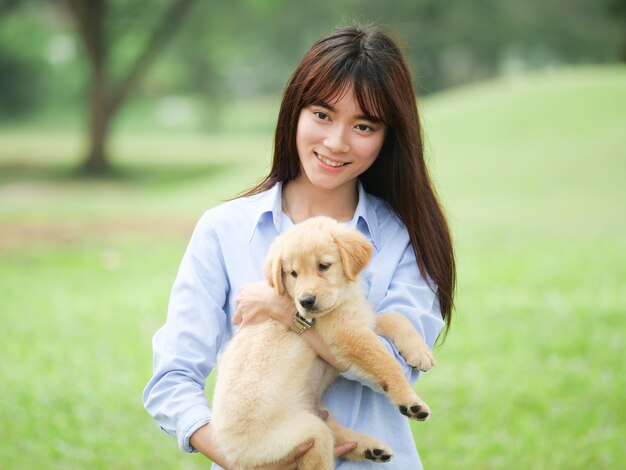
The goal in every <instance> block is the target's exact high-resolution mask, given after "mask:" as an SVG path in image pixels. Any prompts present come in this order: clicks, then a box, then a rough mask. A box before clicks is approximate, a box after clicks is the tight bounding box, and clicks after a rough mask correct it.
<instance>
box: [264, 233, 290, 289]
mask: <svg viewBox="0 0 626 470" xmlns="http://www.w3.org/2000/svg"><path fill="white" fill-rule="evenodd" d="M263 273H264V274H265V278H266V279H267V282H268V283H269V285H270V286H272V287H273V288H274V289H276V292H277V293H278V295H283V294H284V293H285V286H284V284H283V261H282V259H281V257H280V252H279V250H278V248H277V247H276V246H275V244H273V245H272V246H271V247H270V251H269V253H268V255H267V258H266V259H265V265H264V266H263Z"/></svg>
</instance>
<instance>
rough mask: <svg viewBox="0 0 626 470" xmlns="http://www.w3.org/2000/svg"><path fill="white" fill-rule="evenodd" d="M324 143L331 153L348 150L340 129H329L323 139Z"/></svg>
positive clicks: (348, 146) (348, 145)
mask: <svg viewBox="0 0 626 470" xmlns="http://www.w3.org/2000/svg"><path fill="white" fill-rule="evenodd" d="M324 145H325V146H326V147H327V148H328V149H329V150H330V151H332V152H333V153H346V152H348V151H349V150H350V144H348V141H347V140H346V137H345V135H344V131H343V130H342V129H336V130H331V131H330V132H329V133H328V135H327V136H326V138H325V139H324Z"/></svg>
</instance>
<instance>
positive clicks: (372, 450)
mask: <svg viewBox="0 0 626 470" xmlns="http://www.w3.org/2000/svg"><path fill="white" fill-rule="evenodd" d="M356 442H357V446H356V449H354V450H353V451H351V452H349V453H347V454H346V455H344V457H345V458H347V459H349V460H353V461H359V460H371V461H372V462H377V463H382V462H389V461H390V460H391V459H392V458H393V452H392V451H391V449H390V448H389V447H387V445H386V444H385V443H384V442H381V441H379V440H378V439H376V438H374V437H372V436H367V435H361V436H359V437H358V440H357V441H356Z"/></svg>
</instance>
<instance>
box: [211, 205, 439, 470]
mask: <svg viewBox="0 0 626 470" xmlns="http://www.w3.org/2000/svg"><path fill="white" fill-rule="evenodd" d="M370 257H371V246H370V244H369V242H368V241H367V240H366V239H365V237H363V235H361V234H360V233H358V232H357V231H354V230H352V229H349V228H348V227H346V226H345V225H343V224H340V223H338V222H335V221H334V220H332V219H329V218H326V217H316V218H312V219H309V220H307V221H305V222H303V223H301V224H298V225H295V226H294V227H293V228H291V229H290V230H289V231H288V232H287V233H285V234H284V235H282V236H279V237H277V238H276V240H275V241H274V243H273V244H272V246H271V248H270V252H269V255H268V258H267V261H266V265H265V274H266V277H267V279H268V282H269V283H270V285H272V286H273V287H274V288H276V290H277V292H278V293H279V294H283V293H284V292H287V293H288V294H289V295H290V296H291V297H292V298H293V299H294V302H295V305H296V308H297V309H298V311H299V312H300V313H301V314H302V315H304V316H307V317H309V318H315V328H316V329H317V330H318V331H319V333H320V335H321V336H322V337H323V338H324V340H325V341H326V343H327V344H328V345H329V346H330V348H331V351H332V352H333V354H334V355H335V357H336V358H337V359H338V360H339V361H340V362H341V363H344V364H346V365H349V367H350V368H351V369H352V370H354V371H356V372H357V373H359V374H360V375H362V376H363V377H364V378H366V379H369V380H370V381H372V382H374V383H376V384H378V385H379V386H380V388H381V389H383V390H384V391H385V393H386V395H387V396H388V398H389V400H391V402H392V403H393V404H394V405H396V406H397V407H398V408H399V410H400V411H401V412H402V413H403V414H405V415H407V416H408V417H409V418H412V419H418V420H423V419H426V417H427V416H428V413H429V409H428V406H427V405H426V404H425V403H424V402H423V401H422V400H421V399H420V398H419V397H418V396H417V395H416V394H415V392H414V391H413V389H412V388H411V386H410V384H409V383H408V382H407V380H406V378H405V377H404V375H403V372H402V369H401V367H400V365H399V364H398V362H397V361H396V360H395V359H394V358H393V357H392V356H391V355H390V354H389V353H388V351H387V350H386V349H385V348H384V346H383V345H382V344H381V342H380V341H379V340H378V338H377V336H376V332H378V333H380V334H382V335H384V336H386V337H388V338H389V339H391V340H392V341H393V342H394V344H395V345H396V347H397V348H398V350H399V351H401V354H402V355H403V357H404V358H405V359H406V360H407V362H408V363H409V364H411V365H412V366H414V367H417V368H419V369H421V370H428V369H430V368H431V367H433V366H434V359H433V356H432V354H431V351H430V349H429V348H428V346H427V345H426V343H425V342H424V340H423V339H422V338H421V336H420V335H419V334H418V333H417V332H416V331H415V330H414V328H413V326H412V325H411V323H410V322H409V321H408V320H407V319H406V318H404V317H403V316H402V315H398V314H385V315H380V316H378V317H376V316H375V314H374V312H373V310H372V309H371V307H370V306H369V305H368V304H367V301H366V299H365V296H364V294H363V292H362V289H361V287H360V286H359V284H358V282H356V281H357V277H358V274H359V273H360V272H361V270H362V269H363V268H364V267H365V266H366V265H367V263H368V262H369V260H370ZM311 295H312V296H315V303H314V305H313V306H310V305H309V307H310V308H308V309H307V308H305V306H303V305H302V304H301V303H300V300H302V299H306V297H307V296H311ZM303 302H304V303H305V304H306V302H305V301H304V300H303ZM336 374H337V373H336V371H335V370H334V369H333V368H331V367H330V366H329V365H328V364H327V363H325V362H324V361H322V360H321V359H319V358H318V357H317V356H316V355H315V353H314V352H313V351H312V349H311V348H310V347H309V346H308V345H307V343H306V342H305V341H304V340H303V339H302V338H301V337H299V336H298V335H296V334H294V333H292V332H291V331H289V330H288V328H287V327H286V326H285V325H283V324H281V323H279V322H277V321H274V320H269V321H266V322H263V323H261V324H258V325H252V326H246V327H245V328H241V329H240V330H239V331H238V332H237V334H236V335H235V336H234V338H233V339H232V341H231V342H230V343H229V344H228V345H227V348H226V350H225V352H224V354H223V356H222V358H221V360H220V363H219V365H218V377H217V384H216V388H215V394H214V398H213V419H212V427H213V428H214V431H215V436H216V439H217V441H218V444H219V446H220V448H221V449H222V451H223V452H224V454H225V455H226V456H227V458H228V460H229V461H230V462H231V463H232V465H233V466H235V467H238V468H242V469H245V468H253V467H255V466H258V465H262V464H266V463H271V462H276V461H278V460H281V459H283V458H285V457H286V456H287V455H288V454H289V453H290V452H291V451H292V450H293V449H294V448H295V447H297V446H298V445H299V444H302V443H304V442H305V441H308V440H310V439H312V438H313V439H315V444H314V446H313V447H312V448H311V450H309V451H308V452H307V453H306V454H305V455H304V456H303V457H302V458H301V460H300V465H299V467H298V468H300V469H304V470H324V469H332V468H333V460H334V458H333V447H334V445H336V444H339V443H341V442H346V441H356V442H357V443H358V447H357V448H356V449H355V450H354V451H352V452H350V453H349V454H347V455H345V456H344V457H345V458H348V459H351V460H363V459H369V460H373V461H378V462H382V461H386V460H389V459H390V458H391V457H392V456H393V453H392V451H391V449H389V448H388V447H387V446H386V445H385V443H384V442H381V441H379V440H378V439H375V438H373V437H371V436H367V435H363V434H360V433H357V432H355V431H353V430H351V429H348V428H345V427H343V426H341V425H339V424H338V423H336V422H335V421H333V419H332V417H327V418H326V419H323V418H321V417H320V416H321V415H322V416H323V415H324V413H323V412H320V410H321V409H322V404H321V396H322V393H323V392H324V390H325V389H326V387H327V386H328V385H329V384H330V383H331V382H332V381H333V380H334V379H335V377H336Z"/></svg>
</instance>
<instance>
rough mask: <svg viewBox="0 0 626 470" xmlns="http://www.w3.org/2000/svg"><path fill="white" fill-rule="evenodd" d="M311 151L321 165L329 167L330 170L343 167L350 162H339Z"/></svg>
mask: <svg viewBox="0 0 626 470" xmlns="http://www.w3.org/2000/svg"><path fill="white" fill-rule="evenodd" d="M313 153H314V154H315V157H316V158H317V159H318V160H319V161H320V163H321V164H322V166H324V167H330V169H332V170H337V169H339V168H341V167H344V166H346V165H349V164H350V162H340V161H338V160H333V159H332V158H328V157H325V156H324V155H321V154H319V153H317V152H313Z"/></svg>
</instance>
